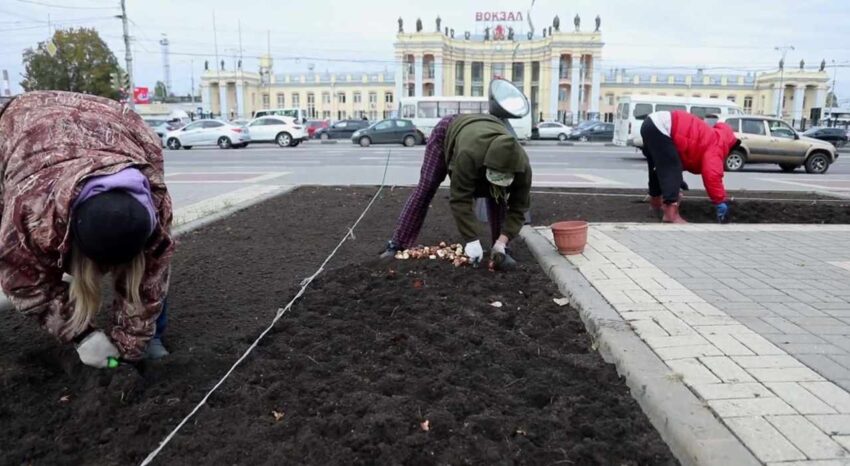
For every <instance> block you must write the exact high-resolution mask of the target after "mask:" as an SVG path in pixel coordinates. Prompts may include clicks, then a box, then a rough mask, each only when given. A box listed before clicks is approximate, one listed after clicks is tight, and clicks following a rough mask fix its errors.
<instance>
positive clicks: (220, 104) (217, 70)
mask: <svg viewBox="0 0 850 466" xmlns="http://www.w3.org/2000/svg"><path fill="white" fill-rule="evenodd" d="M212 20H213V45H214V46H215V74H216V77H218V95H219V96H221V67H220V65H219V63H218V30H217V29H216V27H215V10H213V12H212ZM224 98H225V99H226V98H227V91H226V85H225V93H224ZM226 104H227V102H224V101H222V99H221V97H219V102H218V112H219V114H220V115H221V117H222V118H223V117H224V116H225V115H224V106H225V105H226ZM210 113H212V102H210ZM210 117H212V115H210Z"/></svg>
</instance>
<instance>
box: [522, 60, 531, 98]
mask: <svg viewBox="0 0 850 466" xmlns="http://www.w3.org/2000/svg"><path fill="white" fill-rule="evenodd" d="M531 66H532V62H530V61H527V62H524V63H523V64H522V68H523V70H522V73H523V75H522V93H523V94H525V98H526V99H528V106H529V107H528V108H529V109H530V108H531Z"/></svg>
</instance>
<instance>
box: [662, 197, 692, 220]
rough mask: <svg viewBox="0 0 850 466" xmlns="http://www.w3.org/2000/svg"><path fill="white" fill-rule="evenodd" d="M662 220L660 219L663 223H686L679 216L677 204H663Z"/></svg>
mask: <svg viewBox="0 0 850 466" xmlns="http://www.w3.org/2000/svg"><path fill="white" fill-rule="evenodd" d="M663 209H664V218H662V219H661V221H662V222H664V223H688V222H686V221H685V219H683V218H682V216H681V215H679V203H678V202H671V203H669V204H664V207H663Z"/></svg>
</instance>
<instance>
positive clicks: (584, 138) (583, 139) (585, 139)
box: [578, 136, 588, 142]
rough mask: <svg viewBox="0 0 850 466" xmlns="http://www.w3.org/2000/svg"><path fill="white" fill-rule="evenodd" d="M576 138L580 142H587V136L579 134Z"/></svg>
mask: <svg viewBox="0 0 850 466" xmlns="http://www.w3.org/2000/svg"><path fill="white" fill-rule="evenodd" d="M578 140H579V141H581V142H587V141H588V139H587V136H579V138H578Z"/></svg>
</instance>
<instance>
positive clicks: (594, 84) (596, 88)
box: [590, 55, 602, 120]
mask: <svg viewBox="0 0 850 466" xmlns="http://www.w3.org/2000/svg"><path fill="white" fill-rule="evenodd" d="M597 59H598V58H597V56H596V55H594V56H593V58H592V60H593V66H591V68H590V69H591V71H592V72H593V76H592V78H591V79H592V81H591V84H590V112H591V113H593V114H594V115H596V117H599V116H600V115H599V97H600V93H601V87H602V86H601V82H602V75H601V71H600V70H599V68H598V67H597V66H596V60H597ZM600 120H601V118H600Z"/></svg>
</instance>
